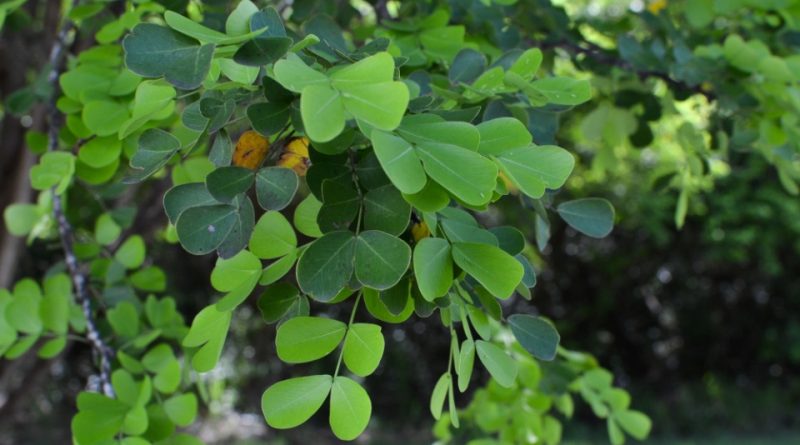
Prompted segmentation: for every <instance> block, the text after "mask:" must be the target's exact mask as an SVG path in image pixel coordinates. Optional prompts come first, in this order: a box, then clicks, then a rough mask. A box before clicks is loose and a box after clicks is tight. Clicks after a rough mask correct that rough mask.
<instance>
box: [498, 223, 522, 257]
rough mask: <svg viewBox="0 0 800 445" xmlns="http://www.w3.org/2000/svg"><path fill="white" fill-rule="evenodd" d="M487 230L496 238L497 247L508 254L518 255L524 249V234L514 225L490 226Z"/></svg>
mask: <svg viewBox="0 0 800 445" xmlns="http://www.w3.org/2000/svg"><path fill="white" fill-rule="evenodd" d="M489 231H490V232H492V235H494V237H495V238H497V243H498V247H500V248H501V249H503V250H504V251H506V253H508V254H509V255H518V254H520V253H521V252H522V251H523V250H524V249H525V235H523V234H522V232H520V231H519V230H517V229H516V228H515V227H511V226H499V227H492V228H491V229H489Z"/></svg>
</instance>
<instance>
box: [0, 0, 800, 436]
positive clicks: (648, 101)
mask: <svg viewBox="0 0 800 445" xmlns="http://www.w3.org/2000/svg"><path fill="white" fill-rule="evenodd" d="M24 3H25V2H24V1H11V2H5V3H2V4H0V23H3V21H2V19H5V25H4V26H5V28H4V29H3V33H4V34H5V33H9V32H14V29H22V28H24V27H25V26H26V25H27V24H28V23H29V22H30V21H32V18H31V17H30V16H28V15H27V12H26V10H25V9H24V6H25V5H24ZM32 3H37V2H32ZM38 3H42V4H47V6H48V7H49V8H53V7H54V5H53V4H51V2H38ZM61 3H62V4H61V5H60V9H59V19H58V33H57V35H56V36H55V38H54V39H53V43H52V51H51V53H50V59H49V63H48V64H47V65H46V66H44V67H43V68H42V71H41V72H40V73H39V74H38V75H36V76H35V77H34V78H33V80H32V82H31V83H30V84H29V85H28V86H27V87H25V88H23V89H20V90H18V91H16V92H14V93H13V94H11V95H9V96H8V97H6V98H4V107H5V111H6V112H7V113H10V114H14V115H18V116H23V115H27V114H28V113H29V112H30V110H33V109H36V108H37V107H39V108H41V109H44V110H45V113H44V114H40V116H39V117H40V118H43V116H44V115H45V114H46V116H47V119H46V125H43V126H40V127H37V128H39V129H40V130H43V131H38V130H30V131H28V133H27V134H26V143H27V146H28V148H29V149H30V150H31V151H32V152H33V153H35V154H36V155H37V156H38V161H37V163H36V165H34V166H32V167H31V168H30V172H29V179H30V184H31V186H32V188H33V189H35V190H37V191H38V192H39V194H38V197H37V199H36V202H35V203H24V202H23V203H16V204H14V205H10V206H8V207H7V208H6V209H5V211H4V220H5V224H6V228H7V230H8V231H9V232H10V233H11V234H13V235H15V236H19V237H26V239H27V241H28V243H30V244H31V245H35V244H37V243H48V242H51V241H57V242H58V243H60V246H61V253H59V255H58V256H57V257H55V258H54V259H53V260H52V261H51V263H50V264H49V265H48V267H47V269H46V272H45V273H43V274H42V275H41V276H37V277H31V278H23V279H20V280H18V281H17V282H16V283H15V284H14V285H13V286H10V287H9V290H0V315H2V316H0V352H2V355H3V357H4V358H5V359H9V360H13V359H15V358H18V357H20V356H23V355H24V354H26V353H27V352H28V351H29V350H36V351H38V352H37V353H38V355H39V357H42V358H53V357H56V356H58V355H59V354H61V353H62V351H64V349H65V348H67V347H68V345H69V344H70V342H71V341H72V340H75V339H80V340H83V341H86V342H87V343H88V344H89V345H90V347H91V349H92V351H93V354H94V361H95V365H96V378H95V379H93V380H92V381H91V382H90V383H91V384H89V385H87V389H86V390H85V391H83V392H81V393H80V394H79V395H78V397H77V414H75V416H74V417H73V419H72V423H71V429H72V435H73V440H74V442H75V443H77V444H79V445H94V444H110V443H123V444H126V445H142V444H182V445H185V444H195V443H202V442H200V441H199V439H197V438H196V437H194V436H193V435H191V434H189V432H190V431H192V430H191V427H190V425H192V423H194V422H195V419H196V418H197V417H198V412H201V411H202V410H203V408H202V406H203V404H204V403H205V404H210V403H211V402H213V400H214V396H213V394H212V393H213V388H214V381H215V372H216V371H215V370H218V369H219V363H220V361H221V357H222V356H223V353H224V350H225V345H226V339H227V338H228V337H229V335H230V333H231V332H233V331H235V330H236V323H237V321H236V320H237V315H236V314H237V312H239V311H243V310H247V308H249V307H254V308H257V310H258V311H259V312H260V315H261V317H262V318H263V322H264V323H263V326H262V329H263V330H264V331H266V330H271V331H274V332H275V333H274V343H275V353H276V355H277V358H278V359H280V360H281V361H282V362H284V363H285V364H287V365H303V366H301V367H298V368H297V369H296V370H294V371H293V372H292V373H291V375H290V376H287V378H283V379H280V380H277V379H274V378H273V379H271V380H270V384H269V385H268V386H265V387H264V388H263V396H262V398H261V407H262V412H263V416H264V421H265V422H266V424H267V425H269V426H270V427H272V428H275V429H291V428H295V427H298V426H300V425H302V424H304V423H305V422H307V421H308V420H309V419H311V418H312V416H314V415H315V414H316V413H317V412H319V411H321V410H322V411H325V412H327V416H328V424H329V427H330V430H331V431H332V433H333V434H334V435H335V437H337V438H338V439H340V440H353V439H356V438H358V437H359V436H360V435H362V433H363V432H364V431H365V429H367V428H368V425H369V424H370V419H371V417H372V416H373V414H375V413H373V401H374V400H375V399H376V398H380V397H381V394H379V393H378V394H376V393H369V392H368V391H367V390H366V389H365V386H366V387H368V385H366V384H365V382H367V381H369V380H370V379H371V378H380V377H374V376H373V377H371V376H372V375H373V373H375V371H376V370H377V369H378V367H379V366H380V363H381V361H382V359H383V356H384V353H385V352H386V349H387V348H389V347H390V346H391V343H390V342H387V339H386V337H385V332H384V331H385V329H386V327H387V326H390V325H393V324H404V323H405V324H410V323H414V320H418V319H428V320H429V322H430V323H434V322H435V323H436V324H438V325H439V326H438V328H437V329H436V331H435V333H434V334H431V335H436V336H441V337H444V338H446V339H447V340H446V342H447V343H449V344H450V347H449V348H447V351H446V356H444V357H443V358H442V360H441V361H442V362H443V363H446V366H444V367H442V368H441V369H438V370H437V376H438V377H437V379H436V383H435V386H434V387H433V389H432V393H431V395H430V404H429V410H430V413H431V415H432V416H433V418H434V419H437V421H438V422H437V423H436V426H435V428H434V433H435V435H436V436H437V438H438V439H439V441H440V443H443V444H444V443H453V444H456V443H467V442H469V443H471V444H473V445H477V444H484V445H485V444H496V443H497V444H499V443H502V444H506V443H509V444H512V443H540V442H541V441H543V442H544V443H548V444H555V443H559V442H560V441H561V437H562V430H563V428H565V426H564V425H563V423H564V422H565V421H566V420H567V419H569V418H570V417H572V415H573V412H574V410H575V407H574V402H573V400H574V399H576V398H578V399H580V400H583V401H584V402H585V403H586V404H587V405H588V406H589V407H590V408H591V411H592V412H593V413H594V415H595V416H597V417H599V418H602V419H605V422H606V427H607V432H608V438H609V441H610V442H611V443H613V444H621V443H623V442H625V440H626V437H632V438H634V439H639V440H643V439H645V438H646V437H647V436H648V434H649V431H650V429H651V421H650V419H649V418H648V417H647V416H646V415H645V414H644V413H642V412H640V411H638V410H635V409H633V408H632V407H631V398H630V396H629V394H628V393H627V392H626V391H625V390H623V389H621V388H619V387H617V386H615V385H614V378H613V375H612V374H611V373H610V372H609V371H607V370H606V369H604V368H602V367H601V366H600V365H599V364H598V362H597V360H596V359H594V358H593V357H591V356H590V355H588V354H586V353H582V352H576V351H572V350H569V349H566V348H564V347H562V346H561V345H560V344H559V343H560V336H559V333H558V331H557V330H556V328H555V325H558V324H559V320H558V318H556V317H555V316H554V314H549V313H547V312H546V311H541V310H540V309H541V308H540V309H536V307H534V306H533V305H534V304H536V300H535V299H532V297H533V294H534V293H535V292H534V288H535V286H536V284H537V271H538V270H539V269H540V268H542V267H544V266H543V255H544V253H546V252H548V251H549V250H550V249H552V247H551V246H550V244H551V243H550V241H551V235H552V233H553V231H552V228H553V227H554V226H559V225H561V224H562V223H563V224H566V225H567V226H569V227H571V229H572V230H574V231H575V232H576V233H578V234H580V236H581V237H584V238H604V237H606V236H607V235H609V234H610V233H611V232H612V230H613V226H614V223H615V220H617V219H621V222H622V224H625V225H629V226H636V227H645V228H647V230H648V231H649V232H650V233H652V234H653V236H655V237H656V238H659V237H660V238H661V239H662V240H663V242H665V243H666V242H668V235H666V233H671V232H670V231H671V230H672V228H673V227H682V226H684V224H685V223H686V221H687V217H689V218H691V217H692V216H693V215H709V217H708V218H709V219H708V222H707V223H706V224H707V236H708V237H709V239H714V238H715V237H719V236H720V235H719V230H722V229H720V228H719V227H720V226H726V224H727V220H726V218H730V215H731V214H734V213H735V214H736V215H737V216H740V215H741V214H740V213H739V212H735V211H733V210H732V209H731V208H736V207H737V206H738V205H740V204H741V202H740V201H742V200H745V199H750V198H749V197H747V198H739V197H738V194H742V195H744V194H746V192H749V191H750V189H749V186H748V187H747V188H746V189H745V190H738V189H737V191H736V192H731V193H730V195H729V196H732V198H731V201H730V202H721V201H714V202H713V203H711V204H709V201H707V200H706V197H707V196H709V195H713V194H714V193H715V188H716V187H720V184H722V185H723V186H724V185H725V184H726V181H728V182H730V180H731V179H730V178H731V177H738V175H750V176H748V177H750V178H752V177H753V176H763V177H764V181H767V182H768V183H769V184H770V188H769V189H768V191H763V192H762V194H763V195H765V196H760V197H759V199H763V200H765V201H768V202H783V201H784V200H790V198H789V197H790V196H792V195H797V194H798V193H800V189H798V185H797V181H800V157H799V156H798V152H800V145H798V141H800V119H798V117H800V89H798V82H800V74H799V73H800V56H798V55H797V54H796V51H797V47H798V46H800V29H798V28H799V27H800V22H799V21H800V2H798V1H791V0H773V1H765V0H761V1H758V2H756V1H753V0H735V1H734V0H730V1H710V0H709V1H692V2H680V3H678V2H676V5H675V6H673V5H672V4H670V5H669V6H668V5H667V2H666V1H665V0H659V1H653V2H649V3H647V4H645V3H643V2H638V3H637V5H638V6H636V8H635V9H636V10H635V13H631V12H625V13H624V14H623V13H619V11H617V10H615V8H613V7H610V8H601V9H600V10H599V12H598V11H595V12H593V13H592V12H591V11H592V10H593V8H595V9H596V8H600V6H598V2H591V3H592V4H591V5H589V6H588V7H587V5H585V4H584V3H586V2H563V6H559V5H554V4H552V3H551V2H550V1H547V0H519V1H515V0H450V1H434V0H415V1H407V2H394V1H392V2H386V1H377V2H366V1H352V2H325V1H313V0H302V1H301V0H295V1H293V2H291V1H290V2H274V4H273V2H259V1H251V0H241V1H238V2H226V1H211V0H207V1H203V2H201V1H194V0H193V1H188V0H186V1H180V0H169V1H168V0H160V1H137V0H132V1H122V2H111V3H110V2H105V1H88V0H87V1H65V2H61ZM554 3H555V2H554ZM599 3H603V2H599ZM587 11H588V12H587ZM4 38H5V37H4ZM743 172H744V173H743ZM773 175H774V178H772V176H773ZM776 184H780V188H778V186H776ZM765 190H766V189H765ZM593 194H594V196H593ZM606 198H607V199H606ZM794 199H796V198H794ZM609 200H611V201H615V202H622V203H623V207H621V208H620V215H617V214H616V213H615V209H614V207H613V206H612V204H611V202H609ZM788 202H791V201H788ZM795 203H796V202H795ZM651 210H654V211H652V212H651ZM791 211H793V212H794V213H792V214H793V215H797V214H798V209H797V206H796V205H795V206H794V207H793V210H791ZM665 215H669V216H668V217H665ZM752 217H753V218H769V216H767V217H765V216H764V215H763V214H760V213H759V212H755V211H754V212H753V213H752ZM797 221H798V220H797V219H796V218H788V217H787V220H786V224H787V225H790V226H791V227H792V229H791V230H793V231H794V233H797V232H800V230H799V229H798V227H797ZM725 230H728V231H730V229H728V227H727V226H726V228H725ZM733 236H734V241H733V242H729V243H727V244H715V245H716V246H717V248H719V249H720V252H719V254H720V255H724V256H726V257H734V258H735V257H736V256H737V255H739V256H740V257H741V256H743V255H744V256H747V255H748V254H749V251H748V249H749V244H748V242H747V240H746V239H743V237H744V238H746V237H747V236H748V234H747V233H740V234H735V235H733ZM749 236H753V235H752V234H751V235H749ZM739 240H741V242H739ZM773 243H774V244H779V243H781V241H780V240H775V241H774V242H773ZM170 244H172V245H174V246H169V245H170ZM180 248H182V249H183V250H185V251H186V252H188V253H189V254H191V255H195V256H198V257H202V258H211V259H212V260H211V261H212V262H213V267H212V268H211V270H210V273H207V274H206V273H202V274H197V273H195V272H192V271H190V272H188V273H190V274H192V275H191V276H190V277H179V276H173V275H172V273H168V272H167V271H168V270H173V269H172V268H169V267H168V265H166V264H164V265H162V264H157V263H156V262H154V261H153V259H154V258H155V256H153V255H152V254H151V252H153V251H160V252H165V251H166V252H169V251H171V250H173V249H180ZM794 249H795V253H796V251H797V250H798V246H794ZM758 255H760V256H761V257H762V258H763V261H764V264H765V268H766V269H767V270H771V271H772V272H774V273H779V270H780V267H781V266H780V264H781V261H780V260H779V259H777V258H776V257H775V256H774V249H771V248H769V247H766V248H764V249H762V250H760V251H759V253H758ZM159 257H161V258H169V255H167V256H165V255H164V254H163V253H162V254H160V255H159ZM602 261H603V257H602V255H600V256H599V260H598V262H600V263H602ZM604 267H608V268H609V269H612V265H603V264H598V265H597V269H598V270H603V268H604ZM776 269H777V270H776ZM201 270H205V269H201ZM561 272H562V271H561V270H555V271H554V272H553V273H555V274H556V275H558V274H560V273H561ZM563 272H564V274H563V275H561V276H562V277H563V278H562V279H563V280H573V279H574V276H573V275H570V274H569V269H568V268H566V267H565V268H564V270H563ZM187 280H191V281H193V282H195V283H194V286H198V285H197V282H200V285H199V286H201V287H205V288H211V289H213V290H214V291H216V293H215V297H214V298H213V300H212V301H209V302H207V303H208V304H207V305H206V302H203V304H204V305H205V306H204V307H202V308H201V309H200V310H186V308H185V307H184V305H182V304H179V303H180V301H182V300H183V299H185V293H186V292H187V289H189V290H191V289H193V288H192V287H188V286H187V288H184V289H182V288H181V286H180V285H179V283H182V282H185V281H187ZM170 295H174V296H175V298H173V297H172V296H170ZM520 299H522V300H523V301H525V300H527V301H530V303H527V302H523V303H520V302H519V301H518V300H520ZM476 359H477V360H476ZM479 366H480V367H482V368H483V369H485V371H486V372H485V373H484V372H482V371H480V372H474V370H475V369H479ZM486 373H488V376H489V379H488V380H482V379H481V378H480V377H483V376H484V375H486ZM471 386H472V387H473V388H472V389H471V390H470V387H471ZM467 391H468V394H465V395H461V394H460V393H465V392H467ZM323 406H325V407H326V408H323ZM458 406H462V408H461V409H459V408H458ZM377 414H378V415H379V414H380V413H377ZM187 427H188V428H187Z"/></svg>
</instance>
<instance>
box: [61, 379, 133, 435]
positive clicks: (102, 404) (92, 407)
mask: <svg viewBox="0 0 800 445" xmlns="http://www.w3.org/2000/svg"><path fill="white" fill-rule="evenodd" d="M128 410H129V408H128V406H126V405H125V404H124V403H122V402H120V401H118V400H114V399H111V398H108V397H106V396H104V395H102V394H98V393H94V392H81V393H80V394H78V414H77V415H75V417H73V418H72V423H71V427H72V435H73V436H74V437H75V440H77V441H78V442H80V443H81V444H89V445H91V444H99V443H102V442H103V441H106V440H110V439H112V438H113V437H114V436H115V435H116V434H117V433H119V431H120V430H121V428H122V424H123V422H124V421H125V414H127V412H128Z"/></svg>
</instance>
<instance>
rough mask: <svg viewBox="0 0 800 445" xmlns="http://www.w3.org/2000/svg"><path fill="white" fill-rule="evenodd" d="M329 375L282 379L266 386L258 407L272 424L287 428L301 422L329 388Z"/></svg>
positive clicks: (270, 424)
mask: <svg viewBox="0 0 800 445" xmlns="http://www.w3.org/2000/svg"><path fill="white" fill-rule="evenodd" d="M332 384H333V379H332V378H331V376H329V375H314V376H308V377H297V378H293V379H289V380H284V381H281V382H278V383H275V384H274V385H272V386H270V387H269V388H267V390H266V391H264V395H263V396H262V397H261V410H262V412H263V413H264V418H265V419H266V421H267V424H268V425H269V426H271V427H272V428H277V429H287V428H294V427H296V426H298V425H301V424H303V423H304V422H305V421H306V420H308V419H309V418H311V416H313V415H314V413H315V412H317V411H318V410H319V408H320V407H321V406H322V404H323V403H324V402H325V399H326V398H328V394H329V393H330V391H331V386H332Z"/></svg>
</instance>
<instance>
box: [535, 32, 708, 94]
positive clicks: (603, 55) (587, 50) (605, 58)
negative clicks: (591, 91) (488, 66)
mask: <svg viewBox="0 0 800 445" xmlns="http://www.w3.org/2000/svg"><path fill="white" fill-rule="evenodd" d="M585 44H586V45H587V47H584V46H581V45H578V44H576V43H573V42H571V41H568V40H560V41H557V42H552V43H546V44H544V45H541V46H540V47H541V48H542V49H546V48H560V49H562V50H564V51H566V52H568V53H571V54H573V55H577V54H582V55H585V56H586V57H588V58H591V59H592V60H594V61H595V62H597V63H601V64H605V65H611V66H615V67H617V68H619V69H621V70H623V71H627V72H629V73H632V74H635V75H636V76H638V77H639V78H640V79H642V80H644V79H647V78H650V77H654V78H657V79H661V80H663V81H664V82H665V83H666V84H667V85H669V86H670V87H671V88H673V89H675V88H680V89H685V90H688V91H691V92H692V93H694V94H702V95H703V96H706V97H707V98H708V100H709V101H711V100H714V98H715V96H714V94H713V93H711V92H709V91H705V90H703V88H702V87H701V86H700V85H689V84H687V83H685V82H682V81H679V80H676V79H673V78H672V77H670V75H669V74H668V73H665V72H662V71H655V70H645V71H640V70H637V69H636V67H634V66H633V65H631V64H630V63H629V62H628V61H627V60H623V59H620V58H618V57H615V56H613V55H612V54H609V52H608V51H606V50H604V49H603V48H601V47H599V46H597V45H595V44H594V43H591V42H585Z"/></svg>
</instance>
